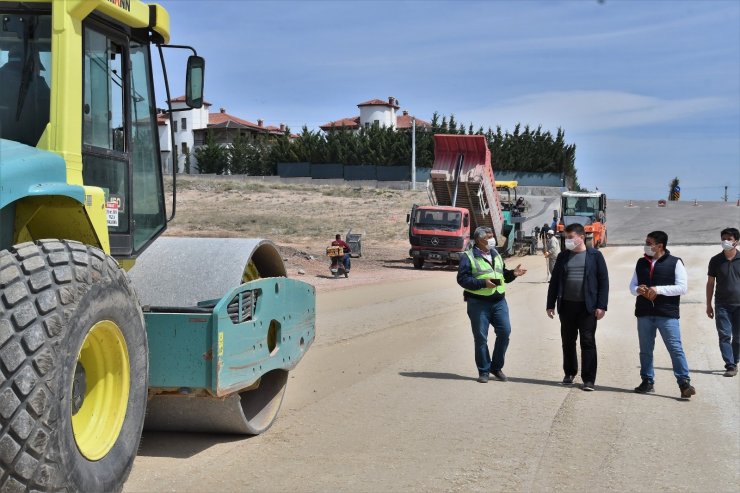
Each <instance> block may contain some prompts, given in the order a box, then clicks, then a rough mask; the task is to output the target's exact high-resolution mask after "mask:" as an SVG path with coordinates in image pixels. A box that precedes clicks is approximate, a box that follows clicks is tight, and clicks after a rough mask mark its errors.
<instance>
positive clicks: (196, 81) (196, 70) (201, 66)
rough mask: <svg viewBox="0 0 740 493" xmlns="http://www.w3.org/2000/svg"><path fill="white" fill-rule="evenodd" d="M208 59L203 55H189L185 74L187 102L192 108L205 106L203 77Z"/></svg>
mask: <svg viewBox="0 0 740 493" xmlns="http://www.w3.org/2000/svg"><path fill="white" fill-rule="evenodd" d="M205 69H206V61H205V59H204V58H203V57H200V56H196V55H191V56H189V57H188V68H187V72H186V74H185V104H187V105H188V107H190V108H200V107H202V106H203V77H204V75H205Z"/></svg>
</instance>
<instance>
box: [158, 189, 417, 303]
mask: <svg viewBox="0 0 740 493" xmlns="http://www.w3.org/2000/svg"><path fill="white" fill-rule="evenodd" d="M167 188H168V192H167V195H168V196H169V197H170V198H171V195H172V194H171V181H169V180H168V182H167ZM414 203H418V204H426V203H428V198H427V195H426V192H424V191H410V190H389V189H375V188H362V187H352V186H330V185H292V184H290V185H288V184H278V183H265V182H260V181H256V180H237V179H230V178H218V177H208V178H201V177H198V178H190V177H187V178H182V177H179V176H178V179H177V214H176V217H175V219H174V221H173V222H172V223H170V225H169V227H168V229H167V232H166V233H165V234H166V235H168V236H198V237H221V238H227V237H243V238H267V239H270V240H272V241H273V242H275V243H276V244H277V245H278V247H279V250H280V252H281V254H282V255H283V258H284V260H285V262H286V266H287V267H288V274H289V275H290V276H291V277H294V276H302V277H304V279H305V280H306V281H308V282H310V283H312V284H314V285H316V286H317V287H318V288H321V289H324V288H331V287H332V286H336V287H339V286H347V285H348V284H352V285H355V284H365V283H372V282H379V281H382V280H386V279H389V278H396V277H398V278H408V277H409V276H412V277H414V276H415V275H417V273H415V272H414V271H413V269H412V268H411V264H410V262H408V261H407V260H406V259H407V257H408V248H409V247H408V226H407V224H406V214H407V213H408V212H409V211H410V210H411V206H412V204H414ZM168 205H169V204H168ZM349 229H352V230H353V231H355V232H364V233H365V234H364V236H363V252H364V254H363V258H360V259H353V260H352V262H353V264H352V273H351V275H350V279H349V280H348V281H349V282H346V281H341V282H340V283H334V282H333V281H334V280H333V279H329V276H328V273H329V271H328V260H327V259H326V257H325V256H324V254H325V247H326V246H328V245H329V244H330V243H331V241H332V240H333V239H334V235H335V234H337V233H340V234H341V235H342V237H343V238H344V235H345V234H346V233H347V231H348V230H349Z"/></svg>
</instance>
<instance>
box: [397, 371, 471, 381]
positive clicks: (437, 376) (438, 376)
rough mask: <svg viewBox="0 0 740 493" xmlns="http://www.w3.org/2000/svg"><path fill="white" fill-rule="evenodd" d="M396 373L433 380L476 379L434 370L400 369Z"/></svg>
mask: <svg viewBox="0 0 740 493" xmlns="http://www.w3.org/2000/svg"><path fill="white" fill-rule="evenodd" d="M398 374H399V375H401V376H402V377H410V378H431V379H434V380H472V381H475V380H476V379H475V378H474V377H466V376H464V375H458V374H457V373H442V372H436V371H400V372H398Z"/></svg>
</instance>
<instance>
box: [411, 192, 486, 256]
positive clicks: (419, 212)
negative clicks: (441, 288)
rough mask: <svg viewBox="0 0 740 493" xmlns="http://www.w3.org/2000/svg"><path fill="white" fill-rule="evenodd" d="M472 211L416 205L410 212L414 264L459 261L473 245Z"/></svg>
mask: <svg viewBox="0 0 740 493" xmlns="http://www.w3.org/2000/svg"><path fill="white" fill-rule="evenodd" d="M471 241H472V240H471V232H470V212H469V211H468V210H467V209H465V208H463V207H451V206H441V205H437V206H432V205H425V206H418V205H417V206H414V207H413V208H412V210H411V213H410V214H409V242H410V243H411V250H410V251H409V255H411V258H412V259H413V263H414V266H418V267H421V266H422V265H423V264H424V262H425V261H429V262H436V263H442V264H444V263H458V262H459V261H460V256H461V255H463V254H464V253H465V250H467V249H468V248H469V247H470V244H471Z"/></svg>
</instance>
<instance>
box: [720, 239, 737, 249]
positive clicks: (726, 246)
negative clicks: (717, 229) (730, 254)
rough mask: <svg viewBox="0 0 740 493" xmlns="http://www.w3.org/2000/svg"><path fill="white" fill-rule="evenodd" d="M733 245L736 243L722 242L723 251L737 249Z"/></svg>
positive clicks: (730, 241)
mask: <svg viewBox="0 0 740 493" xmlns="http://www.w3.org/2000/svg"><path fill="white" fill-rule="evenodd" d="M733 243H735V242H734V241H732V240H722V250H732V249H733V248H735V245H733Z"/></svg>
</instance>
